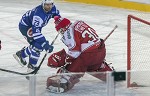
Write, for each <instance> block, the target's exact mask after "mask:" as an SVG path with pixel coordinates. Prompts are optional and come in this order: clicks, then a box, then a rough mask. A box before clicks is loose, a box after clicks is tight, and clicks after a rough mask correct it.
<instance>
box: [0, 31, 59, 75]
mask: <svg viewBox="0 0 150 96" xmlns="http://www.w3.org/2000/svg"><path fill="white" fill-rule="evenodd" d="M59 34H60V33H58V34H57V35H56V37H55V39H54V40H53V41H52V43H51V45H53V44H54V42H55V41H56V39H57V37H58V35H59ZM47 54H48V52H46V53H45V55H44V57H43V58H42V60H41V62H40V64H39V66H38V67H37V68H36V69H35V70H34V71H32V72H29V73H21V72H17V71H12V70H7V69H3V68H0V71H4V72H9V73H14V74H18V75H29V74H36V73H37V71H38V70H39V69H40V67H41V65H42V63H43V61H44V60H45V58H46V56H47Z"/></svg>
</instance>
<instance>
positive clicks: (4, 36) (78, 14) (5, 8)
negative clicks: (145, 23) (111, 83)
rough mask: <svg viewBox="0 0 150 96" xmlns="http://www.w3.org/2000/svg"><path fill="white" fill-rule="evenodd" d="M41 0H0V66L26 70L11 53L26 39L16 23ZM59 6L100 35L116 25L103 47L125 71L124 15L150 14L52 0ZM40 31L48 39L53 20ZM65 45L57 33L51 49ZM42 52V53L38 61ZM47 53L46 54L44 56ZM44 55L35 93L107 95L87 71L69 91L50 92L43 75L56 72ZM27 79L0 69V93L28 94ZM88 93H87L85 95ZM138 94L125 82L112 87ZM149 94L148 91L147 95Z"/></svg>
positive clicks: (121, 93) (124, 94)
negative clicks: (47, 89) (0, 43)
mask: <svg viewBox="0 0 150 96" xmlns="http://www.w3.org/2000/svg"><path fill="white" fill-rule="evenodd" d="M40 3H41V0H0V40H1V41H2V50H0V68H3V69H8V70H14V71H18V72H26V67H24V68H22V67H21V66H20V65H19V64H18V63H17V62H16V60H15V59H14V58H13V56H12V54H14V53H15V52H16V51H18V50H20V49H21V48H22V47H24V46H28V43H27V42H26V40H25V39H24V38H23V36H22V35H21V33H20V32H19V29H18V23H19V21H20V18H21V16H22V15H23V14H24V13H25V12H26V11H27V10H29V9H32V8H34V7H35V6H36V5H38V4H40ZM55 4H56V6H57V8H58V9H59V10H60V13H61V16H62V17H66V18H69V19H70V20H71V21H72V22H74V21H75V20H83V21H85V22H87V23H88V24H89V25H91V26H92V27H93V28H94V29H95V30H96V31H97V33H98V35H99V36H100V37H101V38H105V37H106V36H107V34H109V32H110V31H111V30H112V29H113V28H114V26H115V25H118V28H117V29H116V30H115V31H114V33H113V34H112V35H111V36H110V37H109V38H108V39H107V41H106V48H107V56H106V60H107V62H108V63H112V66H114V68H115V69H116V71H125V70H126V67H127V16H128V15H129V14H132V15H135V16H137V15H138V16H139V15H140V16H141V14H142V16H143V17H150V16H149V13H144V12H138V11H133V10H132V11H131V10H125V9H118V8H112V7H105V6H96V5H87V4H79V3H68V2H64V1H63V0H62V1H56V2H55ZM42 33H43V34H44V35H45V37H46V38H47V39H48V40H49V41H50V42H51V41H52V40H53V39H54V38H55V36H56V34H57V32H56V31H55V27H54V23H53V20H50V22H49V24H48V25H47V26H46V27H45V28H43V31H42ZM62 48H66V47H65V45H64V44H63V43H62V42H61V41H60V36H59V37H58V39H57V40H56V42H55V43H54V52H57V51H59V50H61V49H62ZM44 54H45V52H43V53H42V55H41V58H40V60H39V61H41V59H42V57H43V55H44ZM49 56H50V54H48V56H47V58H48V57H49ZM47 58H46V60H45V61H44V62H43V65H42V66H41V69H40V70H39V72H38V75H37V90H36V91H37V96H60V95H61V96H64V95H67V96H107V95H106V94H107V93H106V84H105V83H104V82H102V81H99V80H97V79H95V78H93V77H91V76H90V75H87V74H86V75H85V77H84V78H83V80H82V81H81V82H80V83H79V84H77V85H76V86H75V87H74V88H73V89H72V90H71V91H69V92H67V93H63V94H53V93H49V92H47V91H46V90H45V87H46V79H47V77H48V76H50V75H51V74H55V72H56V69H52V68H49V67H47V66H46V64H47ZM28 83H29V82H28V81H27V80H26V79H25V78H24V76H18V75H15V74H11V73H7V72H3V71H0V96H27V94H28V91H29V89H28V88H29V86H28V85H29V84H28ZM87 94H88V95H87ZM146 94H148V93H145V94H144V95H140V92H139V91H138V92H137V90H136V89H127V88H126V82H121V83H117V84H116V87H115V96H146ZM147 96H148V95H147Z"/></svg>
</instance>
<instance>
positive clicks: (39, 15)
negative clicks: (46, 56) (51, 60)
mask: <svg viewBox="0 0 150 96" xmlns="http://www.w3.org/2000/svg"><path fill="white" fill-rule="evenodd" d="M54 16H60V14H59V10H57V9H56V7H55V5H54V2H53V0H43V1H42V4H40V5H39V6H37V7H35V8H34V9H32V10H29V11H27V12H26V13H25V14H24V15H23V16H22V18H21V20H20V22H19V30H20V32H21V33H22V35H23V36H24V37H25V38H26V40H27V41H28V43H29V46H28V47H24V48H23V49H21V50H20V51H18V52H16V54H14V55H13V56H14V57H15V59H16V60H17V61H18V62H19V63H20V64H21V65H22V66H25V65H27V61H26V59H25V58H26V57H29V63H28V65H27V67H28V70H27V71H28V72H31V71H32V70H35V69H36V68H37V62H38V59H39V57H40V52H42V51H43V50H45V51H47V52H49V53H50V52H52V51H53V46H52V45H50V44H49V42H48V41H47V40H46V38H45V37H44V36H43V35H42V33H41V31H42V28H43V27H44V26H46V25H47V23H48V21H49V20H50V19H51V18H53V17H54Z"/></svg>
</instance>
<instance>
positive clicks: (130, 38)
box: [127, 15, 150, 87]
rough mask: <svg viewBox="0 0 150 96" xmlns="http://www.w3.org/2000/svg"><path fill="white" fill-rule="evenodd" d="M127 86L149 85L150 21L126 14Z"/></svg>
mask: <svg viewBox="0 0 150 96" xmlns="http://www.w3.org/2000/svg"><path fill="white" fill-rule="evenodd" d="M127 27H128V28H127V29H128V30H127V70H128V75H127V78H128V79H127V86H128V87H139V86H150V77H149V76H150V64H149V63H150V22H149V20H147V19H146V20H144V19H141V18H139V17H138V16H133V15H128V24H127Z"/></svg>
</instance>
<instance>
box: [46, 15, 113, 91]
mask: <svg viewBox="0 0 150 96" xmlns="http://www.w3.org/2000/svg"><path fill="white" fill-rule="evenodd" d="M54 20H55V22H54V23H55V28H56V30H57V31H58V32H60V33H61V35H62V38H61V41H62V42H63V43H64V44H65V45H66V46H67V47H68V50H67V51H65V50H64V49H62V50H61V51H59V52H56V53H53V54H52V55H51V56H50V57H49V58H48V66H49V67H55V68H59V70H58V72H57V75H56V76H52V77H49V78H48V79H47V89H48V90H49V91H50V92H58V93H62V92H66V91H68V90H70V89H71V88H73V86H74V85H75V84H76V83H78V82H79V79H80V78H81V77H83V75H84V73H85V72H87V73H89V74H90V75H92V76H94V77H96V78H98V79H100V80H102V81H106V74H105V73H104V72H106V71H113V69H112V68H111V67H109V66H108V64H107V63H106V62H105V55H106V49H105V44H104V41H103V39H100V38H99V36H98V35H97V33H96V31H95V30H94V29H93V28H92V27H90V26H89V25H88V24H86V23H85V22H84V21H76V22H74V23H71V21H70V20H69V19H67V18H62V17H54ZM92 72H97V73H98V72H103V74H102V73H101V74H91V73H92ZM79 73H81V74H79Z"/></svg>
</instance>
